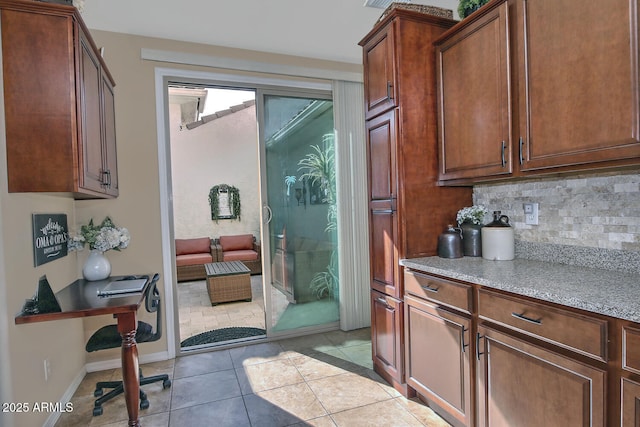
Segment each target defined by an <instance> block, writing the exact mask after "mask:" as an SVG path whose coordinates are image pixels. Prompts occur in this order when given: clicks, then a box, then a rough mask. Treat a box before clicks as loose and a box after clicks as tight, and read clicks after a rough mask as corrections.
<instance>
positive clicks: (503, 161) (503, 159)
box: [500, 141, 507, 167]
mask: <svg viewBox="0 0 640 427" xmlns="http://www.w3.org/2000/svg"><path fill="white" fill-rule="evenodd" d="M506 150H507V144H505V142H504V141H502V148H501V151H500V157H501V158H502V167H505V166H506V164H507V159H505V157H504V153H505V151H506Z"/></svg>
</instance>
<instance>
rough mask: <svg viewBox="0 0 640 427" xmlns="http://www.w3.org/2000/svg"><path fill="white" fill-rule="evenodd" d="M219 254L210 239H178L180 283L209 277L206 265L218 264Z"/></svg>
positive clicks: (177, 259) (177, 263)
mask: <svg viewBox="0 0 640 427" xmlns="http://www.w3.org/2000/svg"><path fill="white" fill-rule="evenodd" d="M217 256H218V253H217V251H216V247H215V245H214V244H213V242H212V241H211V239H210V238H209V237H200V238H196V239H176V270H177V278H178V282H184V281H187V280H201V279H205V278H206V277H207V273H206V271H205V269H204V265H205V264H208V263H210V262H216V261H218V259H217Z"/></svg>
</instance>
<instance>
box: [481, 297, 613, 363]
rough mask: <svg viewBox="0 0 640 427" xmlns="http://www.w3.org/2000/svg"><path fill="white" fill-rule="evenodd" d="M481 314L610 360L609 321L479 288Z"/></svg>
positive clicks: (591, 355) (525, 331) (599, 358)
mask: <svg viewBox="0 0 640 427" xmlns="http://www.w3.org/2000/svg"><path fill="white" fill-rule="evenodd" d="M478 292H479V295H478V315H479V317H480V318H481V319H485V320H488V321H491V322H494V323H498V324H501V325H504V326H508V327H510V328H513V329H516V330H518V331H520V332H523V333H525V334H528V335H531V336H533V337H535V338H538V339H541V340H544V341H548V342H551V343H553V344H556V345H559V346H561V347H565V348H568V349H570V350H573V351H577V352H578V353H582V354H585V355H587V356H590V357H593V358H595V359H598V360H602V361H607V322H606V321H605V320H600V319H596V318H592V317H589V316H585V315H580V314H576V313H572V312H570V311H568V310H561V309H558V308H555V307H550V306H546V305H542V304H537V303H533V302H528V301H524V300H522V299H519V298H517V297H510V296H505V295H500V294H497V293H494V292H490V291H487V290H485V289H480V290H479V291H478Z"/></svg>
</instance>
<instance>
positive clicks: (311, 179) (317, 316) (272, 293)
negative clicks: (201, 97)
mask: <svg viewBox="0 0 640 427" xmlns="http://www.w3.org/2000/svg"><path fill="white" fill-rule="evenodd" d="M257 107H258V123H259V134H260V150H261V156H260V158H261V170H262V172H261V196H262V202H263V227H262V228H263V230H262V242H263V256H264V257H265V260H264V264H265V266H266V268H265V271H264V273H265V274H264V276H265V277H264V280H265V300H266V301H267V310H266V316H267V319H266V324H267V333H268V334H280V333H282V334H284V333H286V332H287V331H289V332H290V331H293V330H297V329H301V328H310V329H315V328H323V327H330V326H332V325H335V324H336V323H337V322H338V321H339V297H338V296H339V290H338V288H339V283H338V257H337V251H338V245H337V232H336V231H337V217H336V211H337V205H336V179H335V177H336V174H335V146H334V143H335V137H334V125H333V103H332V101H331V94H329V93H326V94H325V93H298V92H282V91H266V90H259V91H258V96H257Z"/></svg>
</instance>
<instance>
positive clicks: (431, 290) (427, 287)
mask: <svg viewBox="0 0 640 427" xmlns="http://www.w3.org/2000/svg"><path fill="white" fill-rule="evenodd" d="M420 287H421V288H422V289H424V290H425V291H427V292H433V293H434V294H435V293H438V289H439V288H432V287H431V286H427V285H420Z"/></svg>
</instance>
